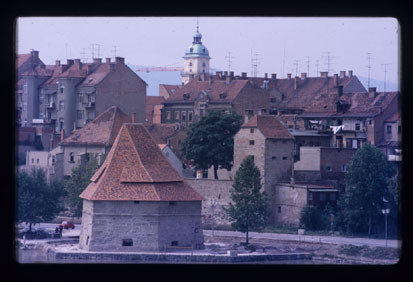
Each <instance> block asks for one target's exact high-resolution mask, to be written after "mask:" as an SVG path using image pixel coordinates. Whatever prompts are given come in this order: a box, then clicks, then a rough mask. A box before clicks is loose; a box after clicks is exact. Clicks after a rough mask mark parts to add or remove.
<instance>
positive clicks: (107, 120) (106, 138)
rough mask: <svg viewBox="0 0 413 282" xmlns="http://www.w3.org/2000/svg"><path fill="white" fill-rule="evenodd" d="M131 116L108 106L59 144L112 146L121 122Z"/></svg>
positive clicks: (127, 121)
mask: <svg viewBox="0 0 413 282" xmlns="http://www.w3.org/2000/svg"><path fill="white" fill-rule="evenodd" d="M129 122H131V117H130V116H128V115H127V114H125V113H124V112H122V110H121V109H120V108H118V107H115V106H113V107H110V108H108V109H107V110H106V111H104V112H103V113H101V114H100V115H99V116H97V117H96V118H95V119H94V120H92V121H91V122H89V123H88V124H86V125H85V126H84V127H82V128H81V129H77V130H74V131H73V133H72V134H71V135H70V136H68V137H67V138H65V139H64V140H63V141H62V142H60V145H82V144H94V145H104V146H112V145H113V143H114V141H115V138H116V136H117V134H118V132H119V130H120V128H121V126H122V124H123V123H129Z"/></svg>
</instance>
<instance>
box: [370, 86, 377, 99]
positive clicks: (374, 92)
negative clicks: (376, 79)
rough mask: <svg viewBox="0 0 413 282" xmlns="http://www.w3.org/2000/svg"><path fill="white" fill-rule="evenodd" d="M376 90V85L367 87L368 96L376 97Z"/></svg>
mask: <svg viewBox="0 0 413 282" xmlns="http://www.w3.org/2000/svg"><path fill="white" fill-rule="evenodd" d="M376 97H377V92H376V87H369V98H376Z"/></svg>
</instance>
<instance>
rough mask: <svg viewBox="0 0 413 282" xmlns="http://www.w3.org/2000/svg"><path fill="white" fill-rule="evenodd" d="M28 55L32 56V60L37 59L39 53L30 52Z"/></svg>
mask: <svg viewBox="0 0 413 282" xmlns="http://www.w3.org/2000/svg"><path fill="white" fill-rule="evenodd" d="M30 54H32V57H33V59H38V58H39V51H35V50H32V51H31V52H30Z"/></svg>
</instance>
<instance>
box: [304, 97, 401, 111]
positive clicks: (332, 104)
mask: <svg viewBox="0 0 413 282" xmlns="http://www.w3.org/2000/svg"><path fill="white" fill-rule="evenodd" d="M398 94H399V92H378V93H377V95H376V97H370V96H369V93H365V92H357V93H344V94H343V95H342V96H341V97H339V96H338V95H337V94H321V95H319V96H317V97H315V98H314V101H313V102H312V103H311V105H310V106H309V107H308V108H307V109H306V111H305V112H304V113H303V114H302V116H303V117H315V116H320V117H321V116H329V115H331V116H355V117H356V116H374V115H377V114H379V113H380V112H381V111H382V110H383V109H385V108H386V107H387V106H389V104H390V103H391V101H393V99H394V98H397V96H398ZM337 103H342V104H349V105H350V108H349V109H348V110H347V111H345V112H344V113H338V112H337Z"/></svg>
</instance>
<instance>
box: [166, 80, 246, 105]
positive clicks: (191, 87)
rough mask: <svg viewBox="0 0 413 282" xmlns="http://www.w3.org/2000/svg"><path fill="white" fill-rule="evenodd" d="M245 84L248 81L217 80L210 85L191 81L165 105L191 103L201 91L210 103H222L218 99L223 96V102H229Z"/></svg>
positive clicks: (205, 82)
mask: <svg viewBox="0 0 413 282" xmlns="http://www.w3.org/2000/svg"><path fill="white" fill-rule="evenodd" d="M247 83H248V80H233V81H231V82H230V83H226V81H224V80H219V81H213V83H211V84H210V83H209V81H198V80H191V81H190V82H188V83H187V84H185V85H184V86H183V87H182V88H180V89H178V90H177V91H176V92H175V94H172V95H171V96H170V97H169V98H168V99H166V101H165V103H168V102H177V101H184V102H192V101H194V100H195V99H196V98H197V97H198V95H199V93H200V92H201V91H203V92H204V93H205V94H207V95H208V97H209V99H210V101H223V99H222V98H221V97H220V95H221V94H223V95H224V96H226V98H225V100H224V101H227V102H230V101H232V100H233V99H235V97H237V95H238V94H239V93H240V91H241V90H242V89H243V88H244V87H245V85H246V84H247ZM184 95H188V98H185V96H184Z"/></svg>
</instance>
